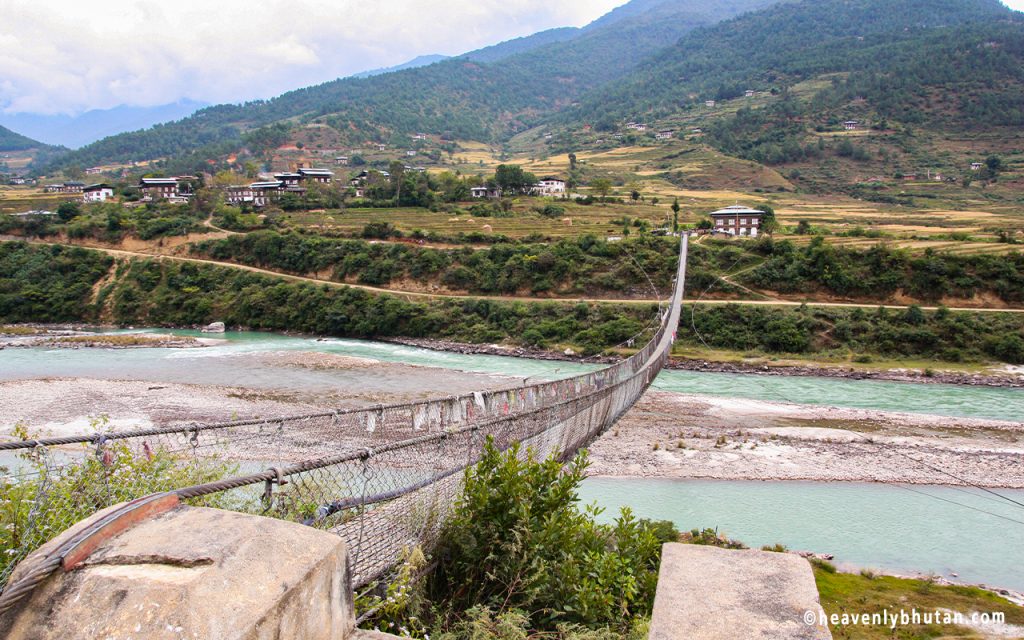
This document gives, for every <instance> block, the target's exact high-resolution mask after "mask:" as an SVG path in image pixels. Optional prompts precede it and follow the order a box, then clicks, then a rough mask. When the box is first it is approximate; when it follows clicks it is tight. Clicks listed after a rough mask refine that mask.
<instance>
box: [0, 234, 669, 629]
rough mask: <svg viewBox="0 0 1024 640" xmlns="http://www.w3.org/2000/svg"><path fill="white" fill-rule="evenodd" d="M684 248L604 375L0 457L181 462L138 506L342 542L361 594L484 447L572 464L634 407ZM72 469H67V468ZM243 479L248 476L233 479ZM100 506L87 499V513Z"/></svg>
mask: <svg viewBox="0 0 1024 640" xmlns="http://www.w3.org/2000/svg"><path fill="white" fill-rule="evenodd" d="M687 250H688V236H687V235H685V234H684V235H683V236H682V238H681V240H680V245H679V265H678V268H677V273H676V277H675V282H674V288H673V293H672V297H671V299H670V300H669V301H668V306H667V310H666V312H665V313H663V314H662V318H661V324H660V326H659V327H658V329H657V330H656V331H655V332H654V334H653V336H652V338H651V339H650V340H649V342H647V344H646V345H645V346H644V347H642V348H641V349H640V350H639V351H637V352H636V353H634V354H633V355H632V356H630V357H629V358H626V359H624V360H622V361H620V362H618V363H616V364H614V365H611V366H608V367H606V368H603V369H599V370H596V371H592V372H589V373H585V374H581V375H576V376H573V377H569V378H565V379H561V380H554V381H548V382H539V383H535V384H525V383H523V384H520V385H518V386H512V387H507V388H503V389H498V390H495V391H478V392H475V393H472V394H466V395H462V396H449V397H443V398H435V399H432V400H425V401H421V402H411V403H400V404H387V405H377V406H372V407H364V408H359V409H348V410H338V411H325V412H319V413H308V414H303V415H300V416H286V417H275V418H270V419H251V420H234V421H229V422H220V423H211V424H199V423H191V424H185V425H176V426H169V427H160V428H151V429H137V430H132V431H123V432H108V433H97V434H89V435H82V436H77V437H62V438H49V439H35V440H24V441H17V442H6V443H0V451H2V450H15V451H18V450H20V451H21V453H22V454H23V455H34V456H41V457H43V458H45V459H47V460H49V459H51V458H52V457H53V456H56V454H57V453H59V452H63V453H64V455H65V457H66V456H67V452H66V450H65V449H62V447H64V448H66V447H67V446H68V445H73V444H80V445H85V446H91V447H95V457H96V460H92V461H91V463H92V464H93V465H94V466H95V465H97V464H102V465H106V464H108V460H110V459H111V458H112V457H114V456H125V455H127V456H136V457H142V456H145V457H147V458H150V459H152V457H153V456H154V455H155V454H157V453H159V452H173V455H174V456H175V460H176V463H177V464H180V465H181V469H180V471H181V472H180V473H178V474H176V476H175V477H180V478H184V479H193V480H194V479H197V478H207V481H205V482H199V483H195V482H194V481H193V483H191V484H187V483H185V482H183V483H182V484H183V486H169V487H168V486H162V487H160V488H159V491H157V492H156V493H142V494H141V495H145V496H146V498H144V499H154V498H156V497H159V496H168V495H174V496H176V497H177V498H178V499H181V500H184V501H186V502H187V503H188V504H193V505H198V506H211V507H218V508H226V509H232V510H237V511H242V512H247V513H254V514H259V515H264V516H269V517H275V518H282V519H288V520H292V521H296V522H301V523H304V524H306V525H309V526H313V527H316V528H319V529H322V530H325V531H330V532H333V533H335V534H337V535H339V536H341V537H342V538H343V539H344V540H345V542H346V544H347V546H348V552H349V556H350V562H351V567H352V572H353V582H354V585H353V586H355V587H357V588H358V587H362V586H365V585H367V584H370V583H371V582H373V581H375V580H378V579H380V578H381V577H382V576H383V575H385V574H386V573H387V572H388V571H389V570H390V569H391V568H393V567H394V566H395V565H396V564H398V563H399V562H400V561H401V558H402V556H403V554H405V553H407V552H408V551H409V550H411V549H412V548H414V547H421V548H424V549H428V550H429V548H430V547H431V546H432V545H433V544H434V543H436V541H437V538H438V535H439V533H440V532H441V529H442V528H443V526H444V522H445V520H446V517H447V515H448V514H449V513H450V511H451V509H452V508H453V505H454V504H455V502H456V501H457V499H458V497H459V495H460V493H461V488H462V480H463V477H464V472H465V470H466V469H468V468H469V467H471V466H472V465H474V464H476V463H477V462H478V461H479V459H480V456H481V455H482V453H483V448H484V445H485V443H487V442H492V443H493V444H494V446H496V447H497V448H498V449H500V450H503V451H504V450H508V449H510V448H511V447H513V446H514V445H516V444H521V445H522V446H521V447H520V448H519V455H520V456H524V457H525V456H527V455H533V456H536V457H547V456H550V455H555V456H558V457H559V458H561V459H569V458H571V457H572V456H573V455H575V453H576V452H577V451H578V450H579V449H581V448H583V447H585V446H586V445H588V444H589V443H590V442H592V441H593V440H594V439H595V438H597V437H599V436H600V435H601V434H602V433H604V432H605V431H606V430H607V429H608V428H610V427H611V426H612V425H613V424H615V422H616V421H618V420H619V419H620V418H621V417H622V416H623V414H625V413H626V412H627V411H628V410H629V409H630V408H631V407H632V406H633V405H634V404H635V403H636V402H637V400H638V399H639V398H640V397H641V396H642V395H643V393H644V392H645V391H646V390H647V388H648V387H649V386H650V385H651V383H652V382H653V381H654V379H655V378H656V377H657V375H658V373H659V372H660V371H661V370H662V368H663V367H664V366H665V364H666V363H667V362H668V358H669V354H670V352H671V350H672V345H673V343H674V342H675V339H676V331H677V328H678V324H679V318H680V313H681V310H682V299H683V295H684V291H685V280H686V257H687ZM97 461H98V462H97ZM65 462H66V461H65ZM82 464H84V462H81V461H79V462H74V461H72V462H66V466H69V467H75V466H76V465H82ZM225 464H229V465H233V469H234V473H229V474H227V475H228V477H224V474H223V473H215V471H217V470H220V471H222V470H223V468H224V465H225ZM49 468H50V467H49V465H48V466H47V469H48V470H49ZM242 470H245V471H246V473H241V474H239V473H238V471H242ZM52 473H53V474H54V475H55V477H57V476H59V474H61V473H62V467H61V466H60V465H54V470H53V472H52ZM48 474H49V471H48ZM128 481H129V482H130V481H131V479H130V478H129V479H128ZM139 481H140V482H142V480H141V479H140V480H139ZM42 484H43V485H45V484H46V483H45V482H44V483H42ZM146 486H149V485H146ZM152 491H154V489H150V492H152ZM76 502H77V503H81V502H82V500H78V501H76ZM37 503H38V504H40V505H42V508H51V509H56V510H58V511H59V510H60V509H62V508H63V509H67V511H68V513H73V514H75V518H74V519H73V520H71V521H70V522H67V523H66V525H67V526H70V525H72V524H74V522H76V521H80V520H82V519H84V518H85V517H87V516H88V515H90V514H89V513H82V507H81V504H75V505H61V504H57V503H56V502H55V498H54V497H53V496H47V495H40V497H39V498H38V499H37ZM108 506H110V505H109V504H97V505H96V510H99V509H102V508H105V507H108ZM65 528H66V526H65ZM92 528H94V527H86V528H84V530H82V531H79V532H76V534H75V536H74V537H73V538H72V540H71V541H70V542H69V543H65V544H64V545H61V547H60V548H58V549H57V550H55V551H51V553H50V555H48V556H45V557H40V556H39V554H36V555H34V556H32V557H31V558H30V559H31V562H30V563H23V564H26V565H31V566H26V567H18V568H16V569H15V571H14V573H13V574H8V575H2V574H0V584H2V583H3V582H5V581H8V580H9V581H8V582H7V584H6V587H5V588H4V590H3V592H0V614H2V613H3V612H5V611H7V610H8V609H10V607H12V606H13V605H14V604H15V603H16V602H17V601H18V600H19V599H21V598H23V597H25V596H27V595H28V594H30V593H31V590H32V588H33V587H34V586H35V585H37V584H39V583H40V582H41V581H42V580H44V579H45V578H46V576H48V575H49V570H52V568H53V567H56V566H59V565H60V560H61V558H60V554H61V549H65V548H68V547H69V544H70V545H71V546H73V543H75V541H76V539H79V538H81V537H83V536H87V535H89V533H90V530H91V529H92ZM22 557H24V556H22Z"/></svg>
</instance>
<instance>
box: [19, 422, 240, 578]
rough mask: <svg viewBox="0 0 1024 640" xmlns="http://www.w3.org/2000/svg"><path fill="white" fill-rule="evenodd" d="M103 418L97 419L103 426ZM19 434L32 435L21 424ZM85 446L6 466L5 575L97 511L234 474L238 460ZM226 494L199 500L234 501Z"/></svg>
mask: <svg viewBox="0 0 1024 640" xmlns="http://www.w3.org/2000/svg"><path fill="white" fill-rule="evenodd" d="M102 426H103V422H102V421H96V422H94V427H100V428H102ZM13 435H14V436H15V437H17V438H22V439H30V438H31V437H32V436H31V435H30V434H29V433H28V432H27V431H26V430H25V429H24V427H21V426H19V427H17V428H16V429H15V430H14V433H13ZM94 452H95V448H94V447H88V448H86V447H83V449H82V451H81V457H80V458H79V459H78V460H77V461H76V462H73V463H69V464H67V465H65V466H63V467H58V468H53V467H52V466H51V465H48V464H47V461H46V460H45V459H44V458H43V457H42V456H40V455H39V454H38V453H36V452H35V450H30V451H28V452H27V453H23V454H19V458H20V459H21V460H22V462H23V464H24V467H23V468H22V469H21V471H20V472H19V473H18V474H17V475H14V476H12V475H10V474H9V473H8V470H7V469H4V468H2V467H0V576H6V575H7V572H8V571H9V570H10V568H11V566H12V565H13V564H14V563H16V562H18V561H19V560H21V559H22V558H23V557H24V556H25V555H26V554H27V553H29V552H31V551H32V550H34V549H36V548H38V547H39V546H40V545H42V544H43V543H45V542H46V541H48V540H50V539H52V538H53V537H55V536H57V535H58V534H60V533H61V532H62V531H64V530H65V529H67V528H68V527H70V526H71V525H73V524H75V523H76V522H79V521H80V520H83V519H85V518H87V517H89V516H91V515H92V514H94V513H96V512H97V511H99V510H101V509H104V508H106V507H109V506H112V505H114V504H117V503H120V502H127V501H129V500H134V499H136V498H141V497H143V496H147V495H149V494H152V493H158V492H161V491H168V490H170V489H175V488H180V487H188V486H192V485H196V484H203V483H206V482H212V481H214V480H218V479H220V478H223V477H225V476H227V475H231V474H234V473H235V472H236V471H237V468H236V467H235V466H234V465H230V464H226V463H223V462H219V461H217V460H199V459H193V458H191V457H188V458H182V457H180V456H178V455H176V454H174V453H171V452H168V451H166V450H164V449H162V448H159V447H154V448H153V449H146V450H144V451H134V450H132V449H131V448H129V447H128V445H127V444H125V443H124V442H119V441H114V442H111V443H109V444H108V445H106V448H105V449H104V454H103V455H102V456H96V455H94ZM227 500H228V498H227V497H225V496H224V495H214V496H210V497H208V498H201V499H199V500H198V501H197V504H203V505H205V506H214V507H227V506H239V505H228V504H227V502H226V501H227Z"/></svg>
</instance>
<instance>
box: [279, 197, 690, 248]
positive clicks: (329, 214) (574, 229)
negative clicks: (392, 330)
mask: <svg viewBox="0 0 1024 640" xmlns="http://www.w3.org/2000/svg"><path fill="white" fill-rule="evenodd" d="M551 202H552V201H551V200H545V199H535V198H524V199H521V200H520V201H519V202H517V204H516V205H515V207H514V209H513V214H512V217H508V218H495V217H474V216H473V215H471V214H470V213H469V212H468V211H463V212H461V213H453V212H444V211H438V212H433V211H430V210H428V209H424V208H397V209H345V210H341V211H339V210H332V211H324V212H294V213H288V214H286V215H285V216H284V220H285V222H286V223H287V224H289V225H292V226H298V227H305V228H310V229H315V230H319V231H340V232H344V233H359V232H361V231H362V230H363V227H365V226H366V225H367V224H369V223H371V222H387V223H391V224H393V225H394V226H395V227H396V228H398V229H399V230H401V231H402V232H403V233H405V234H409V233H412V232H413V231H416V230H420V231H422V232H424V233H431V232H434V233H437V234H442V235H458V234H459V233H463V234H467V235H468V234H470V233H483V234H488V235H489V234H495V235H505V236H508V237H510V238H515V239H518V238H525V237H527V236H531V235H535V234H540V235H543V236H551V237H555V238H562V237H575V236H580V235H586V234H593V235H596V236H600V237H604V236H608V235H622V231H623V225H622V224H621V220H622V218H623V216H626V217H629V218H631V219H633V220H636V219H641V220H645V221H647V222H648V223H649V224H651V225H655V224H661V223H664V222H666V221H670V220H671V215H672V210H671V209H669V207H668V206H665V205H661V206H653V205H646V204H637V205H633V204H593V205H589V206H586V205H580V204H576V203H574V202H561V201H559V202H557V204H558V206H560V207H562V208H564V210H565V213H564V215H561V216H558V217H557V218H549V217H545V216H542V215H540V214H539V213H536V212H534V211H533V210H532V208H533V207H543V206H544V205H545V204H548V203H551ZM465 206H467V207H468V206H470V204H469V203H466V204H465ZM613 220H618V221H620V222H619V223H617V224H616V223H613Z"/></svg>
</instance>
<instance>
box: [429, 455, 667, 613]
mask: <svg viewBox="0 0 1024 640" xmlns="http://www.w3.org/2000/svg"><path fill="white" fill-rule="evenodd" d="M587 464H588V463H587V459H586V456H585V454H580V455H577V456H576V458H575V459H573V461H572V462H570V463H569V464H568V465H566V466H564V467H563V464H562V463H561V462H560V461H559V460H558V458H557V457H555V456H551V457H549V458H547V459H546V460H544V461H538V460H536V459H535V458H534V456H533V454H532V452H530V451H525V452H524V451H523V450H522V449H521V448H520V445H518V444H516V445H513V446H512V447H511V448H510V449H509V450H508V451H507V452H505V453H502V452H500V451H499V450H498V449H497V448H496V447H495V446H494V444H493V442H488V443H487V445H486V447H485V450H484V453H483V457H482V459H481V461H480V463H479V464H478V465H477V466H476V467H474V468H472V469H470V470H468V471H467V472H466V476H465V489H464V491H463V495H462V497H461V498H460V500H459V502H458V503H457V505H456V506H455V511H454V513H453V514H452V517H451V518H450V519H449V521H448V523H447V524H446V526H445V529H444V532H443V534H442V536H441V541H442V542H441V547H440V549H439V554H440V557H441V562H440V565H439V568H438V571H437V572H436V574H435V575H434V576H433V578H432V581H433V582H432V590H433V591H434V592H435V593H436V594H438V595H439V596H440V597H441V598H442V599H444V600H445V602H446V603H447V605H448V606H450V607H452V608H453V609H454V610H455V611H464V610H467V609H470V608H472V607H481V606H482V607H486V608H487V609H488V610H489V611H491V612H493V613H496V614H497V615H498V616H499V618H500V617H501V616H502V615H504V614H507V613H509V612H513V611H517V610H518V611H526V612H530V613H529V614H528V615H529V622H530V624H531V625H532V626H533V627H534V628H535V629H542V630H555V629H556V628H557V627H558V626H559V625H563V624H578V625H584V626H586V627H590V628H598V627H602V626H608V625H611V626H614V627H616V628H619V629H622V630H625V629H627V628H629V626H630V625H631V624H632V622H633V621H634V620H635V619H637V618H639V617H643V616H647V615H649V614H650V611H651V607H652V606H653V603H654V591H655V587H656V586H657V580H658V565H659V563H660V558H661V542H662V541H663V540H664V539H665V538H675V537H678V532H676V531H674V529H671V528H670V526H668V525H665V524H664V523H659V524H658V525H652V524H650V523H648V522H645V521H642V520H638V519H637V518H635V517H634V516H633V515H632V513H630V512H629V510H628V509H623V511H622V513H621V514H620V515H619V517H618V518H617V519H616V520H615V522H614V524H611V525H600V524H597V523H596V522H595V521H594V516H596V515H597V514H598V513H599V510H598V509H597V508H596V507H592V506H591V507H587V508H586V509H584V510H580V509H579V507H578V506H577V502H578V500H579V499H578V496H577V490H578V487H579V484H580V482H581V481H582V480H583V478H584V473H585V470H586V468H587ZM520 626H522V625H520Z"/></svg>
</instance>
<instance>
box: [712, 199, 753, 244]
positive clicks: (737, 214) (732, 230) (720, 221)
mask: <svg viewBox="0 0 1024 640" xmlns="http://www.w3.org/2000/svg"><path fill="white" fill-rule="evenodd" d="M764 215H765V214H764V211H760V210H758V209H751V208H750V207H745V206H743V205H740V204H734V205H732V206H731V207H725V208H724V209H719V210H718V211H712V212H711V220H712V221H713V222H714V225H715V226H714V230H715V231H717V232H719V233H727V234H729V235H732V236H749V237H751V238H756V237H757V232H758V229H760V228H761V225H762V223H763V221H764Z"/></svg>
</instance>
